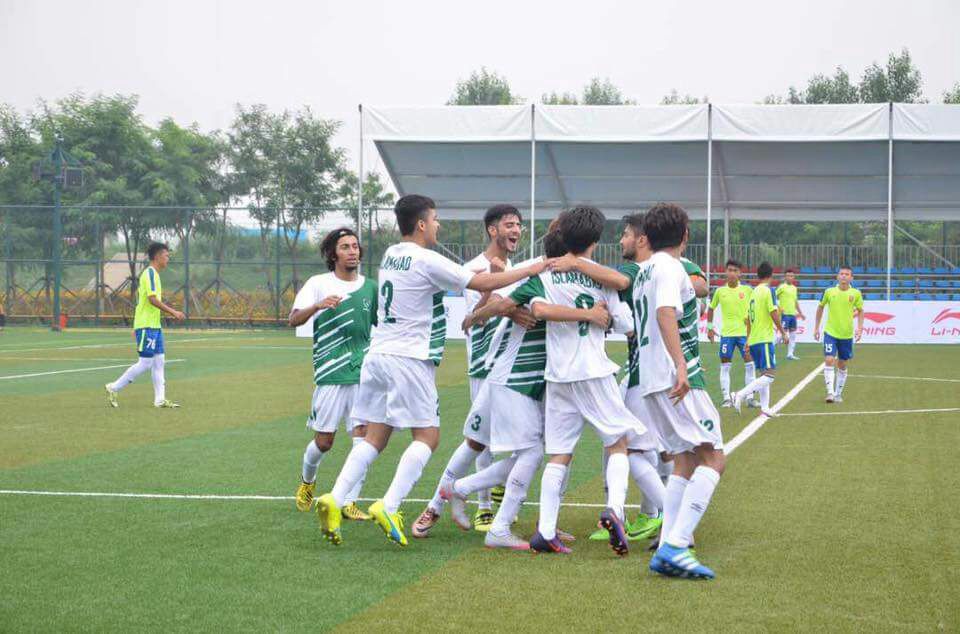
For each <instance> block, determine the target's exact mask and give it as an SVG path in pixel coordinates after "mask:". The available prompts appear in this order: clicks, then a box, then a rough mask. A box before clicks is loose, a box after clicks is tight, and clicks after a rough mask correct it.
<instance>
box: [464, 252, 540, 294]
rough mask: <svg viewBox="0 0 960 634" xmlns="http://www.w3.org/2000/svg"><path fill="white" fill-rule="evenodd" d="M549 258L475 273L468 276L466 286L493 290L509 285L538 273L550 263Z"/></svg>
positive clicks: (481, 289) (483, 290) (473, 288)
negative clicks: (518, 265) (506, 268)
mask: <svg viewBox="0 0 960 634" xmlns="http://www.w3.org/2000/svg"><path fill="white" fill-rule="evenodd" d="M550 262H551V261H550V260H546V259H545V260H541V261H540V262H533V263H531V264H529V265H527V266H521V267H517V268H514V269H510V270H509V271H503V272H502V273H477V274H475V275H473V276H472V277H471V278H470V281H469V282H468V283H467V285H466V286H467V288H469V289H471V290H475V291H480V292H481V293H482V292H486V291H495V290H497V289H498V288H503V287H504V286H509V285H511V284H513V283H514V282H519V281H520V280H522V279H524V278H526V277H533V276H534V275H539V274H540V273H541V272H543V270H544V269H545V268H547V266H548V265H549V264H550Z"/></svg>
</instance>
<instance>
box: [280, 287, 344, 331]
mask: <svg viewBox="0 0 960 634" xmlns="http://www.w3.org/2000/svg"><path fill="white" fill-rule="evenodd" d="M341 301H343V298H342V297H340V296H339V295H328V296H327V297H324V298H323V299H322V300H321V301H319V302H317V303H316V304H314V305H313V306H307V307H306V308H294V309H293V310H291V311H290V316H289V317H288V318H287V325H289V326H302V325H303V324H305V323H307V320H309V319H310V318H311V317H313V316H314V315H315V314H317V313H318V312H319V311H321V310H324V309H326V308H336V307H337V306H339V305H340V302H341Z"/></svg>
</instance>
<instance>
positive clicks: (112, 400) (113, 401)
mask: <svg viewBox="0 0 960 634" xmlns="http://www.w3.org/2000/svg"><path fill="white" fill-rule="evenodd" d="M103 389H104V390H106V391H107V405H109V406H110V407H120V401H118V400H117V393H116V392H114V391H113V390H111V389H110V384H109V383H107V384H106V385H104V386H103Z"/></svg>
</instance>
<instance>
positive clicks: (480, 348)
mask: <svg viewBox="0 0 960 634" xmlns="http://www.w3.org/2000/svg"><path fill="white" fill-rule="evenodd" d="M506 265H507V268H506V270H510V260H507V262H506ZM464 266H465V267H466V268H467V269H469V270H471V271H474V272H484V273H489V272H490V260H488V259H487V256H486V255H485V254H483V253H481V254H480V255H478V256H477V257H475V258H473V259H472V260H470V261H469V262H467V263H466V264H464ZM501 294H503V293H502V292H501ZM482 295H483V293H480V292H479V291H473V290H470V289H469V288H468V289H466V290H464V291H463V300H464V314H467V315H469V314H470V313H472V312H473V309H474V308H475V307H476V305H477V303H478V302H479V301H480V297H481V296H482ZM500 323H501V320H500V318H499V317H498V318H495V319H490V320H488V321H487V322H486V323H485V324H479V325H476V326H474V327H473V328H470V329H469V330H467V333H466V334H467V374H468V375H469V376H472V377H474V378H477V379H482V378H484V377H485V376H486V375H487V372H488V369H489V368H487V365H488V364H487V360H488V357H489V356H490V354H489V353H490V342H491V341H492V340H493V337H494V333H495V331H496V328H497V326H498V325H499V324H500Z"/></svg>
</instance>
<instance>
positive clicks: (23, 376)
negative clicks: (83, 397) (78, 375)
mask: <svg viewBox="0 0 960 634" xmlns="http://www.w3.org/2000/svg"><path fill="white" fill-rule="evenodd" d="M182 361H186V359H170V360H169V361H167V363H180V362H182ZM130 365H131V364H130V363H129V362H128V363H121V364H119V365H100V366H97V367H95V368H73V369H72V370H52V371H50V372H31V373H30V374H10V375H7V376H0V381H7V380H9V379H29V378H33V377H36V376H50V375H52V374H71V373H73V372H93V371H94V370H112V369H115V368H126V367H129V366H130Z"/></svg>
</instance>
